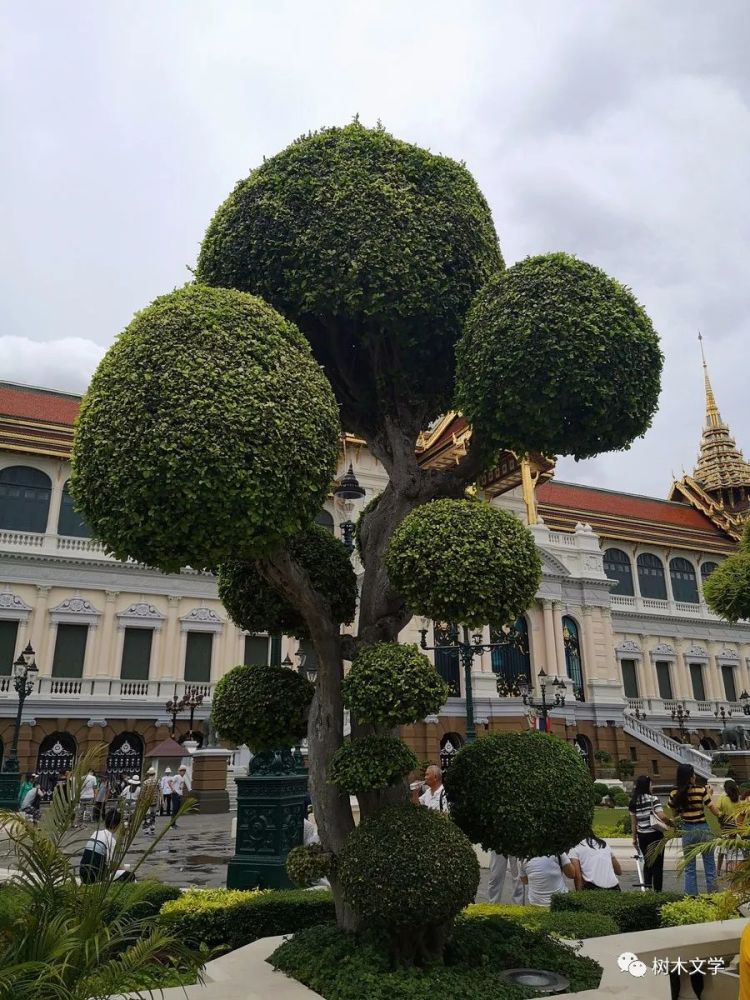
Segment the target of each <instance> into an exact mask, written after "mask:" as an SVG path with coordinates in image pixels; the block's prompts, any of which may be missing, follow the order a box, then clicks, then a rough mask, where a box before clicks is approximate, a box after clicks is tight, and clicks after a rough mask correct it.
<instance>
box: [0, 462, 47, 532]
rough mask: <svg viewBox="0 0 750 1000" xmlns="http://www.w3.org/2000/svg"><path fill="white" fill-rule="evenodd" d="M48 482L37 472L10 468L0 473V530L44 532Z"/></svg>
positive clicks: (21, 468) (26, 468)
mask: <svg viewBox="0 0 750 1000" xmlns="http://www.w3.org/2000/svg"><path fill="white" fill-rule="evenodd" d="M51 488H52V481H51V480H50V478H49V476H46V475H45V474H44V473H43V472H40V471H39V469H31V468H28V467H27V466H25V465H12V466H10V468H7V469H2V470H0V528H7V529H8V530H9V531H35V532H38V533H40V534H44V532H45V531H46V530H47V515H48V513H49V498H50V495H51V492H52V489H51Z"/></svg>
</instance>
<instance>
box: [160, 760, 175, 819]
mask: <svg viewBox="0 0 750 1000" xmlns="http://www.w3.org/2000/svg"><path fill="white" fill-rule="evenodd" d="M159 788H160V790H161V802H160V804H159V815H160V816H163V815H164V813H165V812H166V814H167V816H171V815H172V768H171V767H168V768H166V769H165V771H164V774H163V775H162V779H161V781H160V782H159Z"/></svg>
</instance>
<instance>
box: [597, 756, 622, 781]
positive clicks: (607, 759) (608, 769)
mask: <svg viewBox="0 0 750 1000" xmlns="http://www.w3.org/2000/svg"><path fill="white" fill-rule="evenodd" d="M594 760H595V761H596V763H597V768H596V775H597V777H598V778H615V777H617V771H616V770H615V768H614V767H612V754H611V753H609V752H608V751H607V750H596V751H595V752H594Z"/></svg>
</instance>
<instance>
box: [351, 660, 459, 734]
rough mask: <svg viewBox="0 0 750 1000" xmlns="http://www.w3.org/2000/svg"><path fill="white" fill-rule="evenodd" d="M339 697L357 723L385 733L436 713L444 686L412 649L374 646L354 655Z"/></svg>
mask: <svg viewBox="0 0 750 1000" xmlns="http://www.w3.org/2000/svg"><path fill="white" fill-rule="evenodd" d="M343 695H344V704H345V705H346V707H347V708H349V709H351V711H352V712H354V714H355V715H356V717H357V718H358V719H359V721H360V722H368V723H371V724H372V725H374V726H377V727H378V728H380V729H386V730H389V729H393V727H394V726H407V725H409V724H410V723H412V722H419V721H421V720H422V719H424V717H425V716H426V715H434V714H436V713H437V712H439V711H440V709H441V708H442V706H443V705H444V704H445V702H446V701H447V700H448V685H447V684H446V683H445V681H444V680H443V678H442V677H441V676H440V674H438V672H437V670H435V668H434V666H433V665H432V664H431V663H430V661H429V660H428V659H427V657H426V656H425V655H424V653H420V652H419V650H418V649H417V647H416V646H415V645H413V644H412V645H409V644H405V645H400V644H399V643H396V642H378V643H375V644H374V645H371V646H363V647H361V648H360V649H358V650H357V652H356V653H355V656H354V660H353V662H352V668H351V670H350V671H349V673H348V675H347V676H346V677H345V678H344V683H343Z"/></svg>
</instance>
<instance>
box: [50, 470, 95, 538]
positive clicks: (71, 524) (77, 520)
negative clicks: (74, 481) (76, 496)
mask: <svg viewBox="0 0 750 1000" xmlns="http://www.w3.org/2000/svg"><path fill="white" fill-rule="evenodd" d="M69 486H70V480H68V482H67V483H66V484H65V486H63V493H62V502H61V504H60V517H59V518H58V519H57V533H58V535H70V536H71V537H73V538H90V537H91V532H90V531H89V529H88V528H87V527H86V525H85V524H84V521H83V518H82V517H81V515H80V514H79V513H78V512H77V511H76V509H75V507H74V506H73V497H72V496H71V495H70V490H69Z"/></svg>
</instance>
